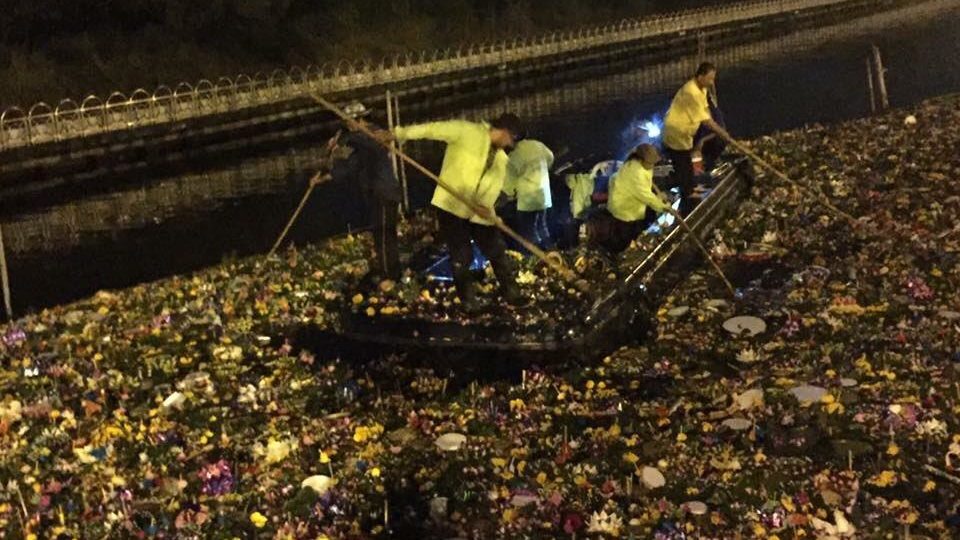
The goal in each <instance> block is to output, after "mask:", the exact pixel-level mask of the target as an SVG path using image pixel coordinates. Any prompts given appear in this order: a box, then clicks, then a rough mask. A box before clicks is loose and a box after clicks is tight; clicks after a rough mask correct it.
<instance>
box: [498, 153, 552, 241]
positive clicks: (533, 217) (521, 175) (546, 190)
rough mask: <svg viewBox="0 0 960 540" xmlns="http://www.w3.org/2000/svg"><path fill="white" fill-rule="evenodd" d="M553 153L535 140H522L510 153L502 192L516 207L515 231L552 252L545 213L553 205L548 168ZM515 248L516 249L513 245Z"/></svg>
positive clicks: (550, 164)
mask: <svg viewBox="0 0 960 540" xmlns="http://www.w3.org/2000/svg"><path fill="white" fill-rule="evenodd" d="M553 160H554V157H553V152H552V151H551V150H550V148H548V147H547V145H545V144H543V143H542V142H540V141H537V140H534V139H524V140H522V141H520V142H518V143H517V145H516V146H515V147H514V149H513V151H512V152H510V161H509V163H507V179H506V182H505V184H504V188H503V191H504V193H505V194H506V195H507V197H509V198H510V199H512V200H513V201H514V202H515V204H516V209H517V215H516V219H515V221H516V225H517V227H516V228H517V232H518V233H520V235H521V236H523V237H524V238H526V239H527V240H529V241H530V242H532V243H534V244H536V245H538V246H540V247H541V248H543V249H552V248H553V242H552V240H551V238H550V230H549V228H548V227H547V210H548V209H550V208H551V207H552V206H553V197H552V194H551V192H550V168H551V167H553ZM515 247H516V246H515Z"/></svg>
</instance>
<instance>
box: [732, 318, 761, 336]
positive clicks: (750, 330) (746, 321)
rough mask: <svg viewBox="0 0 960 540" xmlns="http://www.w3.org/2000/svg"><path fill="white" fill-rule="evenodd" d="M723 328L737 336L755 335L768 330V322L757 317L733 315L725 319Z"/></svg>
mask: <svg viewBox="0 0 960 540" xmlns="http://www.w3.org/2000/svg"><path fill="white" fill-rule="evenodd" d="M723 329H724V330H726V331H727V332H730V333H731V334H733V335H735V336H746V337H753V336H756V335H758V334H762V333H764V332H766V331H767V323H765V322H764V321H763V319H760V318H757V317H749V316H741V317H733V318H732V319H727V320H726V321H724V323H723Z"/></svg>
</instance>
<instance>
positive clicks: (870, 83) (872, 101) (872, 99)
mask: <svg viewBox="0 0 960 540" xmlns="http://www.w3.org/2000/svg"><path fill="white" fill-rule="evenodd" d="M866 60H867V90H869V91H870V114H876V113H877V93H876V91H874V89H873V64H872V63H870V58H869V57H868V58H867V59H866Z"/></svg>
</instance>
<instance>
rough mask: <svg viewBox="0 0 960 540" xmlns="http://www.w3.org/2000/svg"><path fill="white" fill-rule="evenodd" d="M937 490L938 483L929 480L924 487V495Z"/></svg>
mask: <svg viewBox="0 0 960 540" xmlns="http://www.w3.org/2000/svg"><path fill="white" fill-rule="evenodd" d="M935 489H937V483H936V482H934V481H933V480H927V483H926V484H924V485H923V492H924V493H930V492H932V491H933V490H935Z"/></svg>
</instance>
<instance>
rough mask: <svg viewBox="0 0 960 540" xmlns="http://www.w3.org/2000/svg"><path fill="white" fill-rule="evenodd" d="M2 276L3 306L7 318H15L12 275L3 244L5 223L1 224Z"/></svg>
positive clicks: (0, 270) (0, 254)
mask: <svg viewBox="0 0 960 540" xmlns="http://www.w3.org/2000/svg"><path fill="white" fill-rule="evenodd" d="M0 278H2V280H3V306H4V308H6V310H7V319H8V320H11V321H12V320H13V302H12V301H11V300H10V275H9V274H8V273H7V250H6V248H5V247H4V245H3V225H2V224H0Z"/></svg>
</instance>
